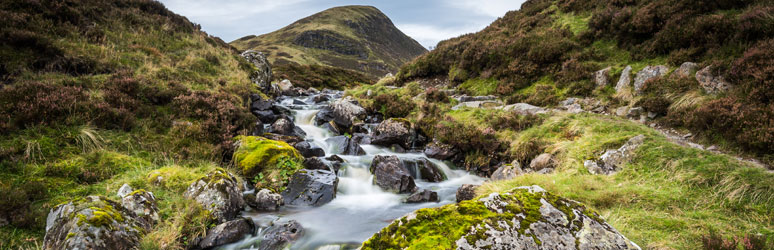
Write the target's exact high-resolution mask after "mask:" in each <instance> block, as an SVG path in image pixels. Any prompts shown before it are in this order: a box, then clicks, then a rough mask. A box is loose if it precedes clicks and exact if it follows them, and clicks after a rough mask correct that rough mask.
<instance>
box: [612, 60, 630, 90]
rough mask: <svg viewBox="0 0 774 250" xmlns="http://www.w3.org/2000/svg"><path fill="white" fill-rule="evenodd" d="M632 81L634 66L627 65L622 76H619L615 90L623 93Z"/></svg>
mask: <svg viewBox="0 0 774 250" xmlns="http://www.w3.org/2000/svg"><path fill="white" fill-rule="evenodd" d="M631 83H632V66H626V68H624V70H623V71H622V72H621V78H618V83H616V84H615V92H616V93H617V94H621V93H622V92H623V91H624V90H625V89H626V88H627V87H629V86H631Z"/></svg>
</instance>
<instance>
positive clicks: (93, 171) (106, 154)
mask: <svg viewBox="0 0 774 250" xmlns="http://www.w3.org/2000/svg"><path fill="white" fill-rule="evenodd" d="M0 16H3V19H4V20H3V22H1V23H0V58H2V60H0V73H2V79H0V81H2V85H0V193H2V194H3V195H2V198H0V248H2V249H16V248H18V247H25V248H26V247H29V246H35V245H38V246H40V243H41V241H42V239H43V234H44V232H45V226H46V215H47V214H48V213H49V210H50V209H51V208H53V207H54V206H56V205H57V204H60V203H62V202H66V201H68V200H71V199H75V198H80V197H85V196H88V195H104V196H106V197H114V196H115V192H116V190H118V188H119V187H120V186H121V185H122V184H124V183H130V184H131V185H132V186H133V187H134V188H137V189H146V190H148V191H151V192H153V193H154V194H155V196H156V198H157V199H158V200H159V208H160V211H159V215H160V216H161V219H162V221H164V223H161V224H160V225H158V226H157V228H156V229H155V230H154V233H152V234H149V235H147V236H146V239H144V241H143V248H145V249H148V248H169V249H175V248H176V247H177V246H179V245H178V244H182V243H183V242H182V241H183V240H182V239H184V238H185V237H194V236H196V235H197V234H200V233H202V232H201V231H202V230H203V229H206V226H207V225H208V224H209V223H210V222H208V221H207V219H206V217H203V213H202V212H201V211H202V210H201V208H200V207H198V206H196V205H195V202H192V201H190V200H187V199H183V198H182V193H183V191H185V188H186V187H187V185H188V183H190V182H192V181H193V180H195V179H197V178H199V177H201V176H204V175H205V174H206V173H207V172H209V171H211V170H213V169H215V168H216V167H218V165H219V163H220V162H221V159H223V158H224V157H227V156H228V152H229V150H230V149H229V147H231V144H232V143H231V142H230V139H231V138H232V137H233V136H235V135H238V134H246V133H247V132H246V131H247V129H251V126H252V124H253V123H254V121H255V118H254V117H253V116H252V115H250V113H249V111H248V108H247V107H246V104H245V103H247V100H248V96H249V95H250V94H251V93H257V92H258V90H257V87H255V86H254V85H253V84H252V83H251V82H250V80H249V75H250V72H252V71H253V67H252V65H251V64H249V63H247V62H246V61H245V60H244V59H242V58H241V57H240V56H239V54H238V53H237V52H236V51H235V50H233V48H231V47H230V46H229V45H228V44H226V43H224V42H223V41H221V40H220V39H219V38H216V37H211V36H209V35H207V34H206V33H204V32H202V31H200V30H199V26H198V25H195V24H193V23H191V22H189V21H188V20H187V19H186V18H185V17H182V16H179V15H177V14H174V13H172V12H170V11H169V10H167V9H166V8H165V7H164V6H163V5H162V4H160V3H159V2H157V1H151V0H117V1H85V0H64V1H26V0H10V1H3V2H2V3H0ZM151 172H154V173H155V176H164V177H165V178H171V180H174V181H173V182H174V183H173V182H169V183H164V184H163V185H151V184H150V181H149V179H148V178H149V176H150V175H151ZM161 246H164V247H161Z"/></svg>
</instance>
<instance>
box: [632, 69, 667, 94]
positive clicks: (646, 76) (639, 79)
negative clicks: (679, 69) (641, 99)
mask: <svg viewBox="0 0 774 250" xmlns="http://www.w3.org/2000/svg"><path fill="white" fill-rule="evenodd" d="M667 73H669V68H668V67H667V66H663V65H658V66H647V67H645V68H644V69H642V70H640V72H637V76H635V77H634V92H635V93H636V94H638V95H639V94H642V89H643V88H644V87H645V82H647V81H649V80H651V79H655V78H659V77H662V76H665V75H666V74H667Z"/></svg>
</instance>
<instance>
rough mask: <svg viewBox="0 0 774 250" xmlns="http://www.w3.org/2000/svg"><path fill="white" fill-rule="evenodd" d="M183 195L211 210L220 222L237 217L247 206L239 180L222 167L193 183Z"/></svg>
mask: <svg viewBox="0 0 774 250" xmlns="http://www.w3.org/2000/svg"><path fill="white" fill-rule="evenodd" d="M183 196H184V197H185V198H187V199H192V200H195V201H196V202H197V203H199V204H200V205H202V207H204V208H205V209H207V210H209V211H210V213H211V214H212V216H213V217H214V218H215V219H216V220H217V221H218V222H220V223H223V222H226V221H229V220H232V219H234V218H236V217H237V215H239V213H240V212H242V210H243V209H244V207H245V201H244V198H242V186H241V184H240V183H239V180H237V178H236V177H234V175H232V174H231V173H229V172H227V171H226V170H223V169H220V168H219V169H216V170H214V171H212V172H210V173H209V174H207V176H204V177H202V178H199V179H198V180H196V181H194V182H193V183H191V185H190V186H188V189H186V191H185V193H183Z"/></svg>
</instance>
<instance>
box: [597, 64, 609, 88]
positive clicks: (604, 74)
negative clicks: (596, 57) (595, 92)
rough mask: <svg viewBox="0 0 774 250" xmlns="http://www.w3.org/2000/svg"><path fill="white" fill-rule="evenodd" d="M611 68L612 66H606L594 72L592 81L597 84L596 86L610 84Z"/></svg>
mask: <svg viewBox="0 0 774 250" xmlns="http://www.w3.org/2000/svg"><path fill="white" fill-rule="evenodd" d="M612 69H613V68H612V67H607V68H604V69H602V70H599V71H597V72H594V82H595V83H596V84H597V87H605V86H607V85H608V84H610V71H611V70H612Z"/></svg>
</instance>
